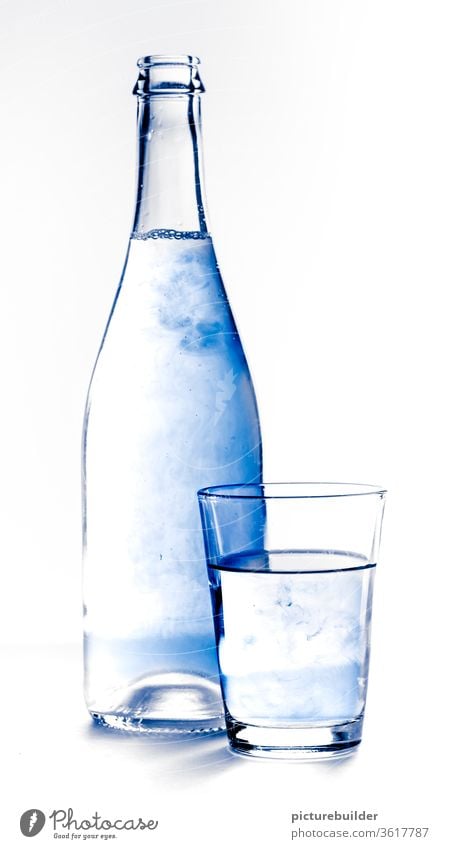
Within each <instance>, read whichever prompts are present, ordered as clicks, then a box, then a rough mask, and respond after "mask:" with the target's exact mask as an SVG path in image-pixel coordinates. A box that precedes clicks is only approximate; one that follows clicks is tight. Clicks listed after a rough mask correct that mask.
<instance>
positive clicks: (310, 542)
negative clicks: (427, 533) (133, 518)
mask: <svg viewBox="0 0 449 849" xmlns="http://www.w3.org/2000/svg"><path fill="white" fill-rule="evenodd" d="M198 497H199V504H200V511H201V517H202V523H203V530H204V543H205V550H206V557H207V564H208V573H209V585H210V590H211V597H212V603H213V611H214V622H215V634H216V642H217V653H218V659H219V666H220V675H221V686H222V692H223V700H224V703H225V713H226V725H227V731H228V738H229V745H230V748H231V750H232V751H233V752H235V753H236V754H241V755H250V756H252V757H269V758H289V757H293V758H298V759H313V758H333V757H341V756H342V755H345V754H349V753H350V752H352V751H353V750H354V749H355V748H356V747H357V746H358V745H359V743H360V741H361V737H362V726H363V717H364V712H365V702H366V692H367V684H368V668H369V654H370V628H371V607H372V595H373V586H374V575H375V571H376V564H377V553H378V547H379V539H380V531H381V523H382V515H383V508H384V499H385V490H382V489H380V488H378V487H373V486H366V485H359V484H312V483H307V484H294V483H290V484H281V483H279V484H268V483H267V484H246V485H235V486H213V487H209V488H207V489H203V490H200V492H199V493H198Z"/></svg>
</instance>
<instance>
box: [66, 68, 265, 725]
mask: <svg viewBox="0 0 449 849" xmlns="http://www.w3.org/2000/svg"><path fill="white" fill-rule="evenodd" d="M171 58H173V57H171ZM178 58H179V59H180V60H183V61H182V62H181V61H180V63H179V72H180V79H181V76H182V74H187V73H188V74H189V75H190V79H191V80H192V79H193V80H198V79H199V78H198V76H197V68H196V63H194V62H193V60H192V57H178ZM155 59H156V60H158V61H155ZM155 59H154V57H153V64H151V57H146V59H145V60H142V62H146V64H147V65H148V67H143V66H141V67H142V70H141V77H142V78H143V79H144V80H147V87H148V85H149V87H150V88H151V85H152V84H155V81H156V83H158V85H157V86H156V85H155V89H156V90H157V93H155V94H152V93H151V91H150V92H149V93H148V92H146V94H145V97H142V96H140V97H139V101H140V102H139V170H138V197H137V207H136V216H135V224H134V228H133V233H132V237H131V239H130V243H129V250H128V254H127V259H126V263H125V269H124V272H123V275H122V279H121V283H120V286H119V290H118V293H117V295H116V299H115V302H114V306H113V310H112V313H111V316H110V319H109V322H108V325H107V329H106V333H105V335H104V338H103V342H102V345H101V348H100V353H99V356H98V359H97V362H96V366H95V369H94V374H93V378H92V381H91V386H90V390H89V396H88V401H87V406H86V415H85V427H84V439H83V470H84V475H83V496H84V596H85V671H86V676H85V692H86V701H87V706H88V709H89V711H90V713H91V714H92V716H93V717H94V718H95V719H96V720H97V721H99V722H102V723H106V724H108V725H110V726H116V727H119V728H137V729H139V730H160V729H162V730H173V731H192V730H197V731H201V730H210V729H213V728H217V727H221V726H222V725H223V720H222V710H223V708H222V701H221V695H220V688H219V677H218V668H217V661H216V651H215V647H214V629H213V620H212V614H211V607H210V598H209V590H208V582H207V570H206V565H205V558H204V552H203V543H202V532H201V526H200V517H199V512H198V506H197V501H196V492H197V490H198V489H199V488H201V487H204V486H209V485H212V484H215V483H217V482H218V483H233V482H241V481H259V480H260V479H261V441H260V431H259V421H258V414H257V406H256V401H255V395H254V390H253V386H252V383H251V378H250V374H249V370H248V366H247V362H246V359H245V356H244V352H243V348H242V345H241V342H240V339H239V335H238V332H237V329H236V325H235V322H234V319H233V316H232V313H231V310H230V307H229V303H228V300H227V297H226V293H225V289H224V286H223V282H222V279H221V276H220V272H219V269H218V266H217V260H216V257H215V253H214V248H213V244H212V240H211V237H210V235H209V232H208V228H207V223H206V218H205V211H204V201H203V198H202V195H201V183H200V182H198V180H199V177H198V174H199V170H198V168H199V166H198V162H199V156H200V147H199V140H200V136H199V130H200V127H199V90H198V87H197V86H196V87H194V90H193V92H190V93H187V94H186V93H183V94H182V96H179V91H178V97H176V88H174V87H173V79H171V80H170V83H171V86H170V88H168V89H167V91H168V93H166V94H165V95H164V96H161V91H164V89H163V86H161V85H159V83H160V79H161V78H162V77H163V75H164V74H166V73H167V66H166V65H165V64H164V61H163V57H155ZM188 60H189V61H188ZM158 75H159V76H158ZM148 80H149V83H148ZM180 84H181V83H180ZM201 90H202V87H201ZM196 104H198V106H197V105H196ZM193 130H194V131H195V132H193ZM161 150H162V151H163V150H166V151H167V153H166V156H165V157H161V155H160V154H161ZM167 160H168V161H170V160H171V167H169V166H168V165H167ZM190 172H191V173H190ZM181 174H182V175H183V182H185V183H186V184H188V186H189V187H190V188H187V189H186V191H185V192H184V191H182V185H183V182H181V183H180V182H179V180H180V175H181ZM192 185H193V190H191V188H192ZM151 186H153V187H156V188H157V187H159V188H160V194H159V195H158V192H157V191H156V192H154V191H153V192H151V191H149V188H151ZM170 207H171V209H170ZM162 222H163V223H164V225H165V224H167V225H175V226H155V227H152V226H150V227H149V228H148V229H146V228H147V227H148V224H150V225H151V224H153V223H154V224H158V225H159V224H161V223H162ZM177 222H180V223H181V224H182V225H183V226H182V228H180V229H177V227H176V225H177Z"/></svg>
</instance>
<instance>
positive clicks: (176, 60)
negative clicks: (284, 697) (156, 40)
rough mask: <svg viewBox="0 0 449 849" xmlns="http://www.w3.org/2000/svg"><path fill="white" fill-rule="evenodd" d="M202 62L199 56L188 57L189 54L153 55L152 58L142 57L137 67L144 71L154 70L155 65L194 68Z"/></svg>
mask: <svg viewBox="0 0 449 849" xmlns="http://www.w3.org/2000/svg"><path fill="white" fill-rule="evenodd" d="M200 62H201V60H200V59H199V58H198V56H188V55H187V54H185V55H184V54H169V53H152V54H151V55H150V56H141V57H140V59H138V60H137V67H138V68H141V69H143V70H145V69H147V68H154V66H155V65H187V66H188V67H189V68H193V67H194V66H195V65H199V64H200Z"/></svg>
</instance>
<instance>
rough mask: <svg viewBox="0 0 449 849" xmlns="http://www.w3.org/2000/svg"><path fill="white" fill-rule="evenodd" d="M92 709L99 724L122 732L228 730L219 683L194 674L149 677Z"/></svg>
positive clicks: (107, 698) (112, 694) (115, 693)
mask: <svg viewBox="0 0 449 849" xmlns="http://www.w3.org/2000/svg"><path fill="white" fill-rule="evenodd" d="M88 709H89V712H90V714H91V716H92V718H93V720H94V721H95V722H96V723H97V724H98V725H103V726H107V727H109V728H116V729H119V730H121V731H140V732H144V733H172V734H191V733H198V734H206V733H212V732H217V731H223V730H224V729H225V721H224V716H223V703H222V699H221V693H220V688H219V686H218V684H216V683H214V682H213V681H211V680H210V679H208V678H205V677H202V676H200V675H195V674H192V673H173V672H171V673H160V674H155V675H146V676H144V677H142V678H139V679H137V680H136V681H133V682H132V683H131V684H129V686H127V687H122V688H121V689H120V690H115V691H113V692H110V693H109V694H107V695H106V694H105V695H104V697H103V698H102V699H101V703H100V700H97V702H96V703H90V704H88Z"/></svg>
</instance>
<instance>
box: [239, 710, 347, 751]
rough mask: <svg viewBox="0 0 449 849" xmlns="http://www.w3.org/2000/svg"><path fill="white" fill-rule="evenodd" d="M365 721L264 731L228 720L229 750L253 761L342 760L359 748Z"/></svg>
mask: <svg viewBox="0 0 449 849" xmlns="http://www.w3.org/2000/svg"><path fill="white" fill-rule="evenodd" d="M362 724H363V717H358V718H357V719H354V720H351V721H350V722H344V723H339V724H337V725H326V726H324V725H322V724H320V725H315V726H314V725H307V726H305V725H302V726H293V727H273V726H271V727H263V726H260V725H248V724H244V723H242V722H237V721H236V720H234V719H230V718H229V717H228V718H227V731H228V741H229V748H230V750H231V752H233V753H234V754H236V755H243V756H245V757H251V758H270V759H276V758H277V759H279V760H281V759H285V760H301V761H317V760H329V759H331V758H342V757H347V756H348V755H350V754H352V753H353V752H354V750H355V749H356V748H357V746H358V745H359V744H360V741H361V737H362Z"/></svg>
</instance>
